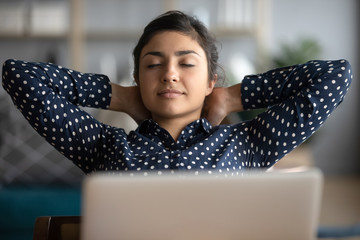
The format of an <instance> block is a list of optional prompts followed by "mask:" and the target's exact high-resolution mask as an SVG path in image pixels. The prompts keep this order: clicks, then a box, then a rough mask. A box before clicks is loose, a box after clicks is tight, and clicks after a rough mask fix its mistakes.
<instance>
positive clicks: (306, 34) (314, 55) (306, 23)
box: [0, 0, 360, 239]
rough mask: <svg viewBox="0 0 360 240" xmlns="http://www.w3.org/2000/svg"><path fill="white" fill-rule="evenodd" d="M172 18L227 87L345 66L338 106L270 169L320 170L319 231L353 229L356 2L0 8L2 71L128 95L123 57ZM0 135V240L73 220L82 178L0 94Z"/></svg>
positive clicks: (55, 1) (31, 0) (33, 0)
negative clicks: (203, 47) (48, 75)
mask: <svg viewBox="0 0 360 240" xmlns="http://www.w3.org/2000/svg"><path fill="white" fill-rule="evenodd" d="M171 9H177V10H182V11H185V12H187V13H189V14H192V15H195V16H197V17H198V18H199V19H200V20H202V21H203V22H204V23H205V25H207V26H208V27H209V28H210V30H211V31H212V32H213V33H214V34H215V36H216V38H217V41H218V46H219V50H220V63H221V65H222V66H223V67H224V69H225V70H226V77H227V79H226V82H225V84H226V85H232V84H235V83H238V82H241V79H242V78H243V76H245V75H246V74H254V73H260V72H263V71H266V70H268V69H270V68H273V67H279V66H283V65H292V64H296V63H303V62H305V61H308V60H311V59H340V58H345V59H347V60H349V61H350V63H351V64H352V67H353V75H354V79H353V83H352V86H351V88H350V91H349V93H348V95H347V97H346V98H345V101H344V102H343V103H342V105H340V108H339V109H337V110H336V111H335V112H334V113H333V114H332V115H331V116H330V118H329V119H328V121H327V122H326V123H325V124H324V126H323V127H322V128H321V129H320V130H319V131H318V132H317V133H316V134H315V135H314V136H313V137H312V138H311V139H310V140H309V141H308V142H306V143H305V144H303V145H302V146H301V147H300V148H299V149H298V150H297V151H294V152H293V153H291V154H289V155H288V156H287V157H286V158H285V159H284V161H282V162H281V164H279V166H278V168H296V167H302V166H316V167H319V168H320V169H321V170H322V171H323V172H324V174H325V180H326V181H325V187H324V198H323V199H324V200H323V209H322V212H321V216H320V222H321V223H322V224H325V225H351V224H355V223H360V207H359V202H360V160H359V157H358V156H359V153H360V152H359V151H360V150H359V149H360V147H359V146H360V137H359V130H356V129H358V127H356V125H357V122H358V119H359V117H360V113H359V109H360V108H359V95H358V93H357V91H359V90H360V88H359V83H358V77H357V76H358V74H359V67H360V62H359V59H360V58H359V56H360V48H359V35H360V34H359V20H360V19H359V10H360V3H359V1H357V0H342V1H340V0H302V1H298V0H102V1H98V0H1V1H0V62H1V63H2V62H4V61H5V60H6V59H8V58H16V59H22V60H27V61H42V62H48V61H50V62H53V63H56V64H59V65H62V66H64V67H68V68H72V69H76V70H79V71H84V72H93V73H103V74H107V75H108V76H109V77H110V79H111V80H112V81H113V82H117V83H120V84H122V85H131V84H133V79H132V66H133V64H132V56H131V52H132V50H133V48H134V46H135V45H136V43H137V40H138V38H139V36H140V35H141V31H142V29H143V28H144V27H145V25H146V24H147V23H148V22H149V21H150V20H152V19H153V18H155V17H156V16H158V15H159V14H161V13H163V12H165V11H167V10H171ZM88 111H90V112H91V113H92V114H94V116H95V117H96V118H98V120H100V121H102V122H105V123H107V124H111V125H115V126H119V127H123V128H125V129H126V130H127V131H130V130H131V129H135V128H136V124H135V123H134V122H133V121H132V120H131V119H130V118H129V117H127V116H126V115H124V114H121V113H113V112H111V113H109V112H107V111H100V110H94V109H88ZM254 114H256V112H250V113H246V114H234V115H232V116H230V117H229V121H239V120H242V119H246V118H249V117H251V116H253V115H254ZM0 134H1V135H0V206H1V207H0V212H1V213H2V216H3V217H2V218H1V219H0V238H1V239H6V238H8V239H16V237H18V238H17V239H23V238H24V237H25V238H26V236H29V232H30V233H31V230H32V224H33V222H32V221H34V218H35V216H39V215H58V214H60V215H78V214H80V190H79V189H80V184H81V181H82V179H83V177H84V175H83V174H82V173H81V172H80V170H79V169H77V168H76V167H75V166H73V165H72V163H71V162H70V161H68V160H66V159H64V158H63V157H62V156H61V155H60V154H59V153H57V152H56V151H54V150H53V149H52V147H51V146H50V145H48V144H47V143H45V142H44V140H43V139H42V138H41V137H39V136H37V134H36V133H35V131H34V130H33V129H31V127H30V126H28V125H27V123H26V121H25V120H24V119H23V118H22V116H21V115H20V113H19V112H18V111H17V110H16V109H15V107H14V106H13V105H12V103H11V100H10V98H9V96H7V95H6V94H5V92H4V90H3V89H2V88H1V89H0ZM4 216H5V217H4ZM15 232H16V233H17V234H15ZM15 235H16V236H15ZM30 236H31V235H30Z"/></svg>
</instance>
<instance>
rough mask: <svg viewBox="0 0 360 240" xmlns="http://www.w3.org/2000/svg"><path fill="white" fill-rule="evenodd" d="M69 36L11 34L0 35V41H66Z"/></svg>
mask: <svg viewBox="0 0 360 240" xmlns="http://www.w3.org/2000/svg"><path fill="white" fill-rule="evenodd" d="M68 38H69V34H36V35H35V34H16V33H14V34H12V33H0V41H1V40H24V41H26V40H41V39H44V40H67V39H68Z"/></svg>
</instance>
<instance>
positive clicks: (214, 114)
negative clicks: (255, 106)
mask: <svg viewBox="0 0 360 240" xmlns="http://www.w3.org/2000/svg"><path fill="white" fill-rule="evenodd" d="M242 110H243V106H242V102H241V84H237V85H234V86H231V87H228V88H224V87H218V88H214V90H213V92H212V93H211V94H210V95H209V96H207V97H206V98H205V102H204V106H203V109H202V113H201V116H202V117H204V118H206V119H207V120H208V121H209V122H210V123H211V124H212V125H213V126H216V125H219V124H220V123H221V122H222V121H223V120H224V118H225V117H226V116H227V115H228V114H229V113H231V112H241V111H242Z"/></svg>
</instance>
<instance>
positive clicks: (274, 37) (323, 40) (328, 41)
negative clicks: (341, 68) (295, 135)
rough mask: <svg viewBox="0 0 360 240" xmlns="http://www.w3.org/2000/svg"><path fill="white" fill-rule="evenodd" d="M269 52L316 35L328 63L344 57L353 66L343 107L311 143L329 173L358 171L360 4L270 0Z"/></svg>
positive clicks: (330, 0) (335, 0) (342, 0)
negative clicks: (351, 81) (350, 84)
mask: <svg viewBox="0 0 360 240" xmlns="http://www.w3.org/2000/svg"><path fill="white" fill-rule="evenodd" d="M271 2H272V5H271V6H272V7H271V17H270V18H271V29H270V31H269V33H270V39H269V40H270V41H269V48H270V51H271V52H273V53H276V52H277V51H278V50H279V45H280V44H281V43H283V42H290V43H292V42H294V41H296V39H297V38H299V37H302V36H309V37H313V38H315V39H316V40H318V41H319V43H320V45H321V46H322V50H323V54H322V58H323V59H339V58H345V59H347V60H349V61H350V63H351V64H352V67H353V75H354V79H353V83H352V86H351V89H350V91H349V93H348V95H347V97H346V98H345V101H344V102H343V104H342V105H340V107H339V108H338V109H337V110H336V111H335V112H334V113H333V114H332V115H331V116H330V118H329V119H328V121H327V122H326V123H325V125H324V126H323V127H322V128H321V129H320V131H319V133H318V134H317V135H316V136H315V138H314V141H313V142H312V145H311V147H312V150H313V155H314V159H315V162H316V164H317V165H318V166H319V167H321V168H322V169H323V170H324V171H325V172H327V173H355V172H357V173H359V172H360V158H359V155H358V154H359V150H358V149H359V147H360V143H359V141H358V140H359V138H358V135H359V130H358V129H359V127H358V126H357V122H358V117H359V116H360V115H359V98H358V94H357V91H358V89H359V83H358V75H359V68H358V66H359V56H358V54H359V46H358V45H359V31H358V28H359V25H358V16H357V15H358V14H359V8H358V2H357V0H301V1H299V0H271Z"/></svg>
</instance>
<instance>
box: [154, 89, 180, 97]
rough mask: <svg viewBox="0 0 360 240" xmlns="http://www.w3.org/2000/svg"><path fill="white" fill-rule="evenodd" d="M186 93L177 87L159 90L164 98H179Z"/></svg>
mask: <svg viewBox="0 0 360 240" xmlns="http://www.w3.org/2000/svg"><path fill="white" fill-rule="evenodd" d="M183 94H184V93H183V92H182V91H179V90H176V89H164V90H161V91H160V92H158V95H159V96H161V97H164V98H177V97H180V96H182V95H183Z"/></svg>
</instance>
